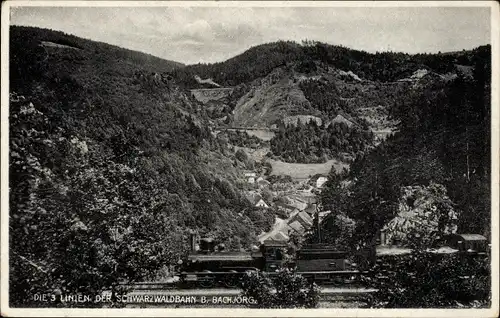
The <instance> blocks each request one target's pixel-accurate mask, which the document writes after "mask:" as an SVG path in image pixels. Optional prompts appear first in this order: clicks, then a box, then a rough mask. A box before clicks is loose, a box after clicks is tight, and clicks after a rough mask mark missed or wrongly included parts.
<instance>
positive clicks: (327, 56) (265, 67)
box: [175, 41, 473, 87]
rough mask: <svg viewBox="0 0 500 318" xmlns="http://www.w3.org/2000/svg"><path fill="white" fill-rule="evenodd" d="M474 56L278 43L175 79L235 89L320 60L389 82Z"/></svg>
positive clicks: (441, 70) (194, 68)
mask: <svg viewBox="0 0 500 318" xmlns="http://www.w3.org/2000/svg"><path fill="white" fill-rule="evenodd" d="M472 58H473V53H472V52H471V51H463V52H456V53H453V54H451V53H449V54H446V53H442V54H441V53H439V54H415V55H411V54H406V53H395V52H380V53H376V54H372V53H368V52H365V51H359V50H354V49H350V48H346V47H343V46H338V45H330V44H326V43H321V42H315V41H304V42H302V43H300V44H299V43H296V42H292V41H278V42H273V43H266V44H262V45H258V46H255V47H252V48H250V49H249V50H247V51H245V52H244V53H242V54H240V55H238V56H235V57H233V58H231V59H229V60H227V61H224V62H219V63H213V64H196V65H189V66H187V67H185V68H182V69H177V70H176V72H175V73H176V74H177V76H178V78H179V79H180V80H181V81H182V82H183V83H184V84H185V85H187V86H189V87H196V86H197V82H196V80H195V79H194V75H196V74H197V75H199V76H200V77H201V78H212V79H213V80H214V81H215V82H216V83H218V84H220V85H222V86H236V85H238V84H241V83H249V82H251V81H253V80H255V79H257V78H260V77H263V76H266V75H267V74H269V73H270V72H271V71H272V70H273V69H275V68H276V67H280V66H285V65H287V64H289V63H295V62H297V65H296V70H297V71H299V72H304V73H307V72H310V71H315V69H316V63H314V61H320V62H322V63H325V64H327V65H330V66H332V67H335V68H338V69H342V70H346V71H347V70H350V71H352V72H354V73H355V74H357V75H358V76H359V77H360V78H365V79H368V80H372V81H381V82H390V81H396V80H398V79H401V78H404V77H407V76H410V75H411V74H412V73H413V72H415V71H416V70H418V69H422V68H424V69H430V70H432V71H434V72H437V73H447V72H451V71H452V70H453V69H454V67H455V64H459V65H470V63H471V59H472Z"/></svg>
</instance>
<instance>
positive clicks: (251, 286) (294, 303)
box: [241, 269, 319, 308]
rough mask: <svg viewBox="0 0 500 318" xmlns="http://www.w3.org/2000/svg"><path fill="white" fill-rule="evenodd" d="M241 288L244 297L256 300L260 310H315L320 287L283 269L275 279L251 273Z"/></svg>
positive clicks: (262, 274) (267, 275)
mask: <svg viewBox="0 0 500 318" xmlns="http://www.w3.org/2000/svg"><path fill="white" fill-rule="evenodd" d="M241 287H242V289H243V296H246V297H249V298H250V297H251V298H253V299H254V300H255V304H254V306H256V307H259V308H315V307H317V306H318V302H319V287H318V285H316V284H315V283H310V282H308V281H307V279H305V278H304V277H302V276H301V275H299V274H297V273H295V272H294V271H293V270H290V269H281V270H280V271H279V272H278V273H277V275H276V276H275V277H270V276H269V274H267V273H263V272H249V273H248V274H247V275H246V276H244V278H243V280H242V283H241Z"/></svg>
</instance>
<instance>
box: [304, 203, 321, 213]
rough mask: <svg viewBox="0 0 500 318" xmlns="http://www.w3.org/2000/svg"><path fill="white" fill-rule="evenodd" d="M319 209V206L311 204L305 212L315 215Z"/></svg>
mask: <svg viewBox="0 0 500 318" xmlns="http://www.w3.org/2000/svg"><path fill="white" fill-rule="evenodd" d="M317 209H318V206H317V204H315V203H309V204H308V205H307V207H306V209H305V210H304V211H305V212H307V213H309V214H315V213H316V211H317Z"/></svg>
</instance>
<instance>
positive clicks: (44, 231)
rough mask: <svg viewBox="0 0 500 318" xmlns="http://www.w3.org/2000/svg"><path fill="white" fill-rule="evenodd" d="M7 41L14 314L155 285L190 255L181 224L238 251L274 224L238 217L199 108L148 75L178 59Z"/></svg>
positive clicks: (52, 38) (223, 155) (20, 33)
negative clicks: (54, 296) (57, 298)
mask: <svg viewBox="0 0 500 318" xmlns="http://www.w3.org/2000/svg"><path fill="white" fill-rule="evenodd" d="M10 32H11V33H10V70H11V72H10V79H11V81H10V90H11V97H10V114H9V115H10V242H11V245H10V247H11V249H10V262H11V264H10V265H11V266H10V269H11V276H10V288H11V301H12V305H16V304H20V303H24V302H26V301H28V300H30V299H32V298H33V297H32V294H33V293H35V292H36V293H44V292H48V291H53V290H55V289H59V290H63V292H65V293H74V292H77V291H78V292H85V293H87V294H94V293H100V291H101V290H103V289H106V288H109V287H110V286H111V285H113V284H116V283H117V282H118V281H119V280H123V281H133V280H143V279H147V278H148V277H149V278H151V277H152V276H154V275H155V273H156V271H157V270H158V269H159V268H160V267H161V266H164V265H168V264H172V263H176V262H177V261H178V260H179V258H180V257H181V256H182V255H183V254H184V253H185V252H186V251H187V243H188V231H189V230H191V229H196V230H198V231H199V232H200V234H201V235H211V236H212V237H214V238H216V239H217V240H218V241H221V242H224V243H226V246H228V247H230V248H233V249H239V248H240V247H242V246H243V247H244V246H249V244H252V243H253V242H254V241H255V235H256V234H259V233H260V232H261V231H262V230H264V229H266V228H268V226H269V225H270V223H272V222H273V220H272V219H269V218H266V217H265V216H262V215H259V214H255V213H254V212H253V211H251V210H248V209H246V210H245V208H248V207H249V204H250V203H249V202H248V200H247V199H245V197H244V196H243V195H242V194H241V192H240V190H239V185H240V183H241V182H242V180H241V174H240V171H239V170H238V169H237V168H236V167H235V166H234V165H233V163H234V161H235V160H236V159H235V157H234V155H233V154H232V153H231V152H229V151H228V149H227V148H226V146H225V145H224V144H223V143H221V142H219V141H218V140H217V139H215V138H214V137H213V136H212V134H211V133H210V131H209V129H208V126H207V121H208V118H207V117H206V114H205V112H204V110H203V109H201V107H200V106H199V105H198V103H197V102H196V101H195V100H194V99H193V98H192V97H191V96H190V95H189V94H187V93H186V92H184V91H183V90H182V89H181V88H179V87H178V86H177V85H176V81H175V79H173V78H171V77H165V76H163V77H162V76H158V74H159V73H160V72H164V71H165V72H166V71H171V70H172V68H173V67H176V66H178V64H177V63H172V62H169V61H164V60H161V59H158V58H153V57H150V56H147V55H144V54H142V53H138V52H132V51H128V50H122V49H120V48H117V47H112V46H109V45H106V44H102V43H97V42H92V41H87V40H83V39H80V38H76V37H74V36H70V35H65V34H63V33H60V32H54V31H49V30H43V29H36V28H24V27H12V28H11V30H10ZM47 42H51V43H57V44H58V45H54V44H47ZM239 212H243V213H239Z"/></svg>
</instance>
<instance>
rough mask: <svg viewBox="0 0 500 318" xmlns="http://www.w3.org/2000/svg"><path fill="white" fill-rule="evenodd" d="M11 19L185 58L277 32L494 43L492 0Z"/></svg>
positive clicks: (228, 50)
mask: <svg viewBox="0 0 500 318" xmlns="http://www.w3.org/2000/svg"><path fill="white" fill-rule="evenodd" d="M10 19H11V24H12V25H25V26H37V27H43V28H49V29H53V30H59V31H63V32H66V33H70V34H74V35H76V36H80V37H83V38H87V39H91V40H96V41H101V42H106V43H109V44H114V45H118V46H121V47H125V48H128V49H132V50H137V51H141V52H145V53H150V54H152V55H155V56H158V57H161V58H165V59H168V60H173V61H177V62H181V63H185V64H194V63H213V62H220V61H224V60H226V59H228V58H231V57H233V56H235V55H237V54H240V53H243V52H244V51H245V50H247V49H248V48H250V47H252V46H255V45H258V44H263V43H267V42H272V41H277V40H294V41H297V42H300V41H302V40H304V39H308V40H316V41H321V42H326V43H329V44H335V45H343V46H346V47H349V48H353V49H359V50H365V51H369V52H376V51H387V50H391V51H398V52H407V53H424V52H430V53H432V52H438V51H441V52H447V51H458V50H462V49H471V48H474V47H477V46H479V45H484V44H488V43H490V8H489V7H483V8H480V7H439V8H436V7H434V8H430V7H427V8H423V7H405V8H402V7H389V8H387V7H375V8H373V7H372V8H368V7H352V8H345V7H17V8H12V10H11V17H10Z"/></svg>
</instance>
